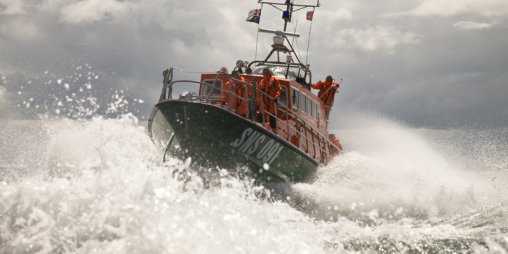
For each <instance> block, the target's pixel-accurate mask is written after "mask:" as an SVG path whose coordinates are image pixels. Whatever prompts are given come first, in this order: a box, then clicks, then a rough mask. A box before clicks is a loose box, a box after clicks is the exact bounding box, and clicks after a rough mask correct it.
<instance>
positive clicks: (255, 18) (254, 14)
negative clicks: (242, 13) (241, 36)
mask: <svg viewBox="0 0 508 254" xmlns="http://www.w3.org/2000/svg"><path fill="white" fill-rule="evenodd" d="M260 18H261V10H260V9H254V10H251V11H249V16H248V17H247V19H246V20H245V21H249V22H255V23H258V24H259V19H260Z"/></svg>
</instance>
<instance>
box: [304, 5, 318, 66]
mask: <svg viewBox="0 0 508 254" xmlns="http://www.w3.org/2000/svg"><path fill="white" fill-rule="evenodd" d="M318 3H319V1H318ZM315 11H316V8H315V7H314V8H312V20H311V21H310V28H309V39H308V40H307V56H305V65H308V64H309V48H310V37H311V34H312V24H313V23H314V16H315V15H314V14H315V13H314V12H315Z"/></svg>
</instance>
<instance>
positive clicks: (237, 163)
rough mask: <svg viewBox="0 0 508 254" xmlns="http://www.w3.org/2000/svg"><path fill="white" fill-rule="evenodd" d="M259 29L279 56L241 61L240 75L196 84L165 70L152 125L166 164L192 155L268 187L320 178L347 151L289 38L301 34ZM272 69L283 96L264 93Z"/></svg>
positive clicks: (213, 76)
mask: <svg viewBox="0 0 508 254" xmlns="http://www.w3.org/2000/svg"><path fill="white" fill-rule="evenodd" d="M260 2H262V1H260ZM272 4H276V3H273V2H272ZM280 5H286V6H287V10H288V11H289V12H291V10H292V9H293V7H295V6H293V5H295V4H294V3H289V1H287V2H286V3H284V4H283V3H281V4H280ZM301 6H302V7H305V6H308V7H314V8H315V7H317V6H318V5H316V6H313V5H301ZM286 22H287V21H286ZM259 32H262V33H269V34H272V35H273V37H274V38H273V45H272V49H271V51H270V52H269V53H268V55H267V57H266V58H265V59H263V60H256V61H252V62H250V63H249V62H245V61H242V60H239V61H237V63H236V65H235V66H234V68H233V72H232V73H234V75H233V74H232V73H229V72H228V71H227V68H217V69H218V71H210V72H205V73H200V74H199V78H197V79H195V80H189V79H179V78H178V77H177V74H179V73H180V72H179V71H177V69H176V68H169V69H167V70H165V71H164V72H163V77H164V78H163V87H162V91H161V95H160V98H159V101H158V103H157V104H155V106H154V108H153V110H152V113H151V115H150V118H149V122H148V132H149V135H150V137H151V139H152V141H153V142H154V143H155V144H156V146H157V147H159V148H160V150H161V153H162V154H163V160H166V159H167V158H168V157H169V156H171V157H175V158H179V159H182V160H185V159H187V158H189V157H190V158H191V161H192V164H195V165H197V166H199V167H201V168H207V169H216V168H220V169H229V170H231V171H234V172H237V170H238V169H244V170H245V172H246V173H247V174H248V175H250V176H252V177H254V178H255V179H257V180H259V181H261V182H280V181H283V182H286V183H297V182H310V181H312V180H313V178H314V176H315V173H316V171H317V168H318V167H319V166H320V165H326V164H327V163H328V162H329V161H330V160H331V159H332V158H333V156H336V155H338V154H339V153H340V152H341V150H342V147H341V145H340V143H339V140H338V139H337V138H336V136H335V135H333V134H329V133H328V119H327V115H326V114H325V109H326V107H325V105H323V103H322V101H321V100H320V99H319V98H318V97H317V95H315V94H314V93H312V91H311V88H310V84H311V82H312V73H311V71H310V68H309V65H305V64H302V63H301V62H300V60H299V58H298V55H297V54H296V53H295V51H294V49H293V46H292V44H291V42H290V40H289V39H288V38H290V37H293V36H298V35H297V34H294V33H287V32H284V31H276V30H268V29H259ZM281 55H285V56H286V58H285V61H280V56H281ZM275 56H276V57H275ZM273 58H276V59H275V60H274V59H273ZM265 69H268V70H270V72H271V73H272V74H273V76H274V77H275V79H276V80H278V82H279V84H280V96H279V97H278V99H276V98H273V97H272V96H271V95H270V94H269V93H266V92H265V91H263V90H262V89H260V88H259V85H260V83H261V80H262V79H263V75H262V73H263V70H265ZM259 98H261V99H259ZM264 101H272V102H273V107H272V108H270V105H264V104H265V103H263V102H264ZM240 105H241V108H242V109H241V110H240V109H239V106H240ZM270 121H274V122H275V124H273V123H270ZM273 125H275V126H276V127H275V128H273V127H274V126H273Z"/></svg>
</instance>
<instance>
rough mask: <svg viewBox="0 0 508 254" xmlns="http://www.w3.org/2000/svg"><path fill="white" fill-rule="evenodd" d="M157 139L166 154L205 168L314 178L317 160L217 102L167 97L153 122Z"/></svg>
mask: <svg viewBox="0 0 508 254" xmlns="http://www.w3.org/2000/svg"><path fill="white" fill-rule="evenodd" d="M149 133H150V137H151V138H152V140H153V142H154V143H155V144H156V145H157V146H158V147H159V148H160V149H161V150H162V151H164V153H165V154H164V156H168V155H169V156H172V157H176V158H179V159H182V160H183V159H186V158H188V157H191V158H192V163H193V164H197V165H199V166H201V167H206V168H217V167H218V168H222V169H228V170H238V169H242V168H243V169H247V173H249V174H250V175H252V176H253V177H255V178H256V179H258V180H260V181H263V182H266V181H269V182H274V181H281V180H282V181H285V182H289V183H294V182H309V181H312V179H313V177H314V175H315V172H316V170H317V167H318V165H319V164H318V162H317V161H315V160H314V159H312V158H311V157H309V156H308V155H306V154H305V153H303V152H302V151H301V150H299V149H298V148H297V147H295V146H293V145H292V144H291V143H289V142H287V141H286V140H284V139H282V138H280V137H279V136H277V135H275V134H273V133H272V132H271V131H269V130H267V129H265V128H263V127H262V126H261V125H259V124H257V123H254V122H252V121H250V120H248V119H245V118H243V117H241V116H238V115H237V114H234V113H232V112H229V111H227V110H226V109H224V108H221V107H219V106H215V105H210V104H204V103H199V102H189V101H176V100H169V101H163V102H160V103H158V104H157V105H156V106H155V108H154V111H153V112H152V115H151V117H150V121H149Z"/></svg>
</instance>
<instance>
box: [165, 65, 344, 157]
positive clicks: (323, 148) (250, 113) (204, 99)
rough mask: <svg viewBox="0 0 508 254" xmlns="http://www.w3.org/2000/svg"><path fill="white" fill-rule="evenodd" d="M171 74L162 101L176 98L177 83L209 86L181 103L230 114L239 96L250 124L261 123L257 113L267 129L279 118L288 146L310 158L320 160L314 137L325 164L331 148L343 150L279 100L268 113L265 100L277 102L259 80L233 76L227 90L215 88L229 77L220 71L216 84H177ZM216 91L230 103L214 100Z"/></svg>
mask: <svg viewBox="0 0 508 254" xmlns="http://www.w3.org/2000/svg"><path fill="white" fill-rule="evenodd" d="M170 71H171V74H170V75H171V77H170V80H169V82H168V83H166V84H165V85H164V88H163V90H162V94H161V99H160V101H164V100H172V99H173V98H172V94H171V93H172V90H173V86H174V85H175V84H184V83H185V84H189V83H190V84H195V85H198V86H201V85H203V87H208V89H206V90H207V91H208V93H207V94H200V93H199V90H198V93H192V92H187V93H185V92H184V93H182V94H180V96H179V98H178V99H177V100H188V101H199V102H201V103H208V104H211V105H215V106H221V107H224V108H225V109H227V110H228V111H230V112H234V113H236V112H235V109H233V107H232V105H229V104H230V103H229V102H231V98H233V97H235V98H236V100H237V101H238V100H240V101H242V102H244V103H246V105H247V115H246V119H248V120H249V121H252V122H255V123H258V121H257V120H258V119H257V116H258V115H257V114H261V118H262V119H263V120H262V123H261V124H263V127H265V126H264V124H265V119H266V116H268V117H270V116H271V117H273V118H275V121H277V122H280V123H283V124H284V127H281V129H282V128H284V129H286V131H287V135H286V138H285V139H286V141H288V143H290V144H291V145H293V146H294V147H296V148H297V149H299V150H302V151H303V152H305V153H306V154H307V155H309V156H310V157H313V158H316V157H317V156H316V155H317V154H316V142H315V141H314V138H316V139H317V146H318V147H319V152H320V155H321V156H320V159H321V162H322V163H324V162H327V161H328V160H329V158H330V157H331V151H330V147H333V149H335V150H336V151H340V149H339V147H337V146H336V145H335V144H334V143H332V142H331V141H330V140H329V139H328V138H327V137H324V136H323V135H322V134H321V133H320V132H319V131H317V130H316V129H315V128H314V127H312V126H309V125H308V124H307V123H306V122H305V121H304V120H303V119H302V118H301V117H300V116H298V115H297V114H296V113H295V112H294V111H293V110H292V109H290V108H288V107H287V106H286V105H284V104H281V103H280V102H279V101H277V102H276V103H275V112H273V113H271V112H270V111H269V110H267V107H266V105H264V98H265V97H266V98H268V99H269V100H271V101H272V102H274V101H275V100H274V98H273V97H272V96H270V95H269V94H267V93H265V92H264V91H262V90H259V89H258V88H257V83H256V80H255V79H253V80H252V82H244V81H242V80H239V79H235V78H233V77H229V78H228V81H229V84H230V85H229V89H228V90H226V91H224V90H223V88H222V87H223V86H221V88H217V87H215V86H214V84H216V82H218V81H221V82H222V79H221V78H220V77H221V75H223V74H226V73H225V72H218V73H217V76H216V78H215V80H214V81H213V83H211V84H210V83H207V82H201V81H195V80H176V81H173V80H171V79H172V78H173V77H172V76H173V74H172V69H171V70H170ZM233 82H236V83H237V84H241V85H243V89H244V93H243V94H244V95H246V98H245V97H243V96H239V95H237V94H236V93H235V92H234V91H232V87H233ZM249 88H250V89H249ZM198 89H199V88H198ZM214 90H215V91H218V92H220V94H222V93H223V92H225V93H226V97H227V99H226V102H228V103H224V104H223V103H222V101H221V95H219V97H218V98H217V97H212V94H214V93H213V91H214ZM202 91H205V89H202ZM249 91H251V93H250V94H249ZM258 93H259V95H260V97H261V100H260V104H261V105H259V108H258V107H257V95H258ZM253 104H254V105H256V110H254V108H252V106H253ZM268 107H269V105H268ZM279 112H282V113H281V114H280V115H282V117H279ZM290 120H293V121H294V122H295V123H296V126H299V127H300V128H303V129H300V130H298V129H297V128H295V127H293V126H292V125H291V124H290V122H289V121H290ZM291 131H293V133H294V134H295V135H298V136H299V137H298V145H295V144H293V142H292V140H291V137H292V135H291ZM278 132H279V131H278V128H276V129H275V134H276V135H278V136H279V137H281V138H284V137H283V136H281V135H279V133H278ZM302 132H303V133H302ZM309 132H310V133H311V134H310V137H309V135H308V133H309ZM302 138H303V142H305V148H306V150H304V149H302V147H301V144H302ZM311 149H312V154H311Z"/></svg>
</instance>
